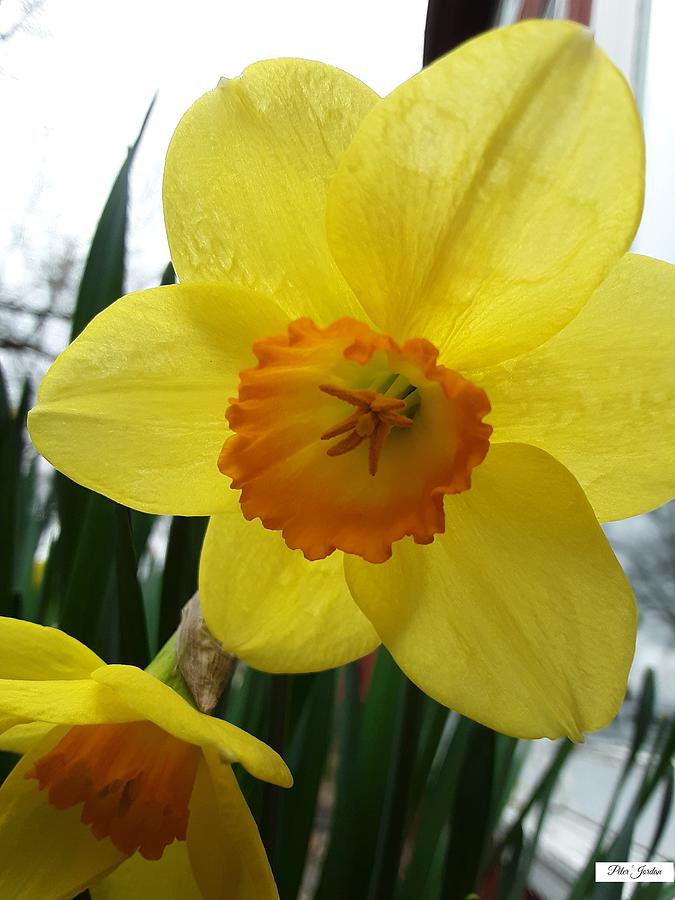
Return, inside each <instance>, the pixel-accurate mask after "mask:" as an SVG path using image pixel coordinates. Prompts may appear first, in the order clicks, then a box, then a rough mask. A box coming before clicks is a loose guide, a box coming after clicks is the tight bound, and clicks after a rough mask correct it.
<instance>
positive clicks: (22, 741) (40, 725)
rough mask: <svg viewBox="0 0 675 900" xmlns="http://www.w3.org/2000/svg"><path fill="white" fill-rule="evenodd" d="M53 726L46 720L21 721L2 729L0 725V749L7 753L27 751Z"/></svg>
mask: <svg viewBox="0 0 675 900" xmlns="http://www.w3.org/2000/svg"><path fill="white" fill-rule="evenodd" d="M52 728H54V726H53V725H50V724H48V723H46V722H22V723H20V724H18V725H14V726H12V727H11V728H8V729H7V730H6V731H3V730H2V725H0V750H5V751H8V752H9V753H19V754H23V753H27V752H28V751H29V750H30V748H31V747H33V746H34V745H35V744H37V742H38V741H41V740H42V738H43V737H44V736H45V735H46V734H49V732H50V731H51V730H52Z"/></svg>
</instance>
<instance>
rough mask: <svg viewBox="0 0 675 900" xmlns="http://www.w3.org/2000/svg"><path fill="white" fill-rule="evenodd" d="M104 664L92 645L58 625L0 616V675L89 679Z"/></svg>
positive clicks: (31, 677) (49, 678)
mask: <svg viewBox="0 0 675 900" xmlns="http://www.w3.org/2000/svg"><path fill="white" fill-rule="evenodd" d="M103 664H104V663H103V660H102V659H100V658H99V657H98V656H97V655H96V654H95V653H94V652H93V651H91V650H90V649H89V648H88V647H85V646H84V644H81V643H80V642H79V641H77V640H75V638H73V637H70V635H68V634H65V633H64V632H63V631H59V630H58V629H57V628H46V627H45V626H43V625H36V624H34V623H33V622H22V621H21V620H20V619H10V618H6V617H4V616H2V617H0V678H21V679H24V678H25V679H27V680H29V679H35V680H36V681H40V680H48V681H51V680H55V679H61V678H76V679H77V678H87V677H88V676H89V675H90V674H91V672H93V670H94V669H98V667H99V666H102V665H103Z"/></svg>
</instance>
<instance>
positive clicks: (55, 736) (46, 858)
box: [0, 728, 125, 900]
mask: <svg viewBox="0 0 675 900" xmlns="http://www.w3.org/2000/svg"><path fill="white" fill-rule="evenodd" d="M64 733H65V729H63V728H55V729H52V731H51V732H50V734H49V735H47V736H46V737H45V738H44V739H43V740H42V741H40V742H39V743H38V744H37V745H36V746H35V747H34V748H33V749H32V750H31V752H30V753H28V754H26V756H24V758H23V759H22V760H20V761H19V763H17V765H16V766H15V767H14V769H13V770H12V772H11V773H10V775H9V776H8V778H7V779H6V781H5V782H4V784H3V785H2V787H1V788H0V897H2V900H36V898H38V897H39V898H40V900H70V898H71V897H75V896H76V895H77V894H78V893H79V892H80V891H82V890H84V888H85V887H86V886H87V885H88V884H89V883H90V882H91V881H93V880H94V879H95V878H97V877H98V876H99V875H102V874H103V873H105V872H109V871H110V870H111V869H113V868H114V867H115V866H117V865H119V863H120V862H121V861H122V860H123V859H124V858H125V857H124V854H123V853H120V851H119V850H118V849H117V848H116V847H115V846H114V844H113V843H112V842H111V841H110V840H108V839H107V838H106V839H104V840H100V841H99V840H97V839H96V838H95V837H94V836H93V834H92V833H91V831H90V830H89V828H88V827H87V826H86V825H83V824H82V823H81V822H80V815H81V813H82V809H81V807H80V806H79V805H77V806H73V807H71V808H70V809H64V810H58V809H56V808H55V807H53V806H51V805H50V803H49V800H48V796H47V792H46V791H41V790H39V789H38V784H37V781H35V780H34V779H32V778H31V779H28V778H26V773H27V772H28V771H30V769H31V768H32V766H33V764H34V763H35V761H36V760H37V759H39V758H40V757H41V756H43V755H44V754H45V753H47V752H48V751H49V750H50V749H51V748H52V746H54V744H56V743H57V742H58V740H60V739H61V737H63V734H64Z"/></svg>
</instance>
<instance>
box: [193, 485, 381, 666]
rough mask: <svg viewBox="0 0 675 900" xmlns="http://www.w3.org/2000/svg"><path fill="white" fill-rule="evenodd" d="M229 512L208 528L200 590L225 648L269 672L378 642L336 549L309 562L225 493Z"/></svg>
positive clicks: (330, 660) (352, 655)
mask: <svg viewBox="0 0 675 900" xmlns="http://www.w3.org/2000/svg"><path fill="white" fill-rule="evenodd" d="M229 498H230V509H229V511H228V513H227V514H225V515H221V516H214V517H213V518H212V519H211V521H210V522H209V527H208V530H207V532H206V538H205V541H204V547H203V550H202V558H201V562H200V572H199V592H200V596H201V601H202V609H203V611H204V617H205V619H206V621H207V623H208V626H209V628H210V629H211V631H212V632H213V634H214V635H216V637H217V638H218V640H219V641H220V642H221V643H222V644H223V646H224V647H225V649H226V650H228V651H230V652H231V653H235V654H236V655H237V656H238V657H240V658H241V659H243V660H244V661H245V662H246V663H248V664H249V665H250V666H254V667H255V668H257V669H262V670H263V671H267V672H314V671H317V670H319V669H329V668H333V667H334V666H341V665H344V664H345V663H347V662H351V660H353V659H358V658H359V657H360V656H365V654H366V653H369V652H370V651H371V650H373V649H374V648H375V647H377V645H378V644H379V643H380V640H379V638H378V636H377V634H376V633H375V631H374V630H373V627H372V625H371V624H370V622H369V621H368V620H367V619H366V617H365V616H364V615H363V613H362V612H361V610H360V609H359V608H358V606H357V605H356V604H355V603H354V601H353V600H352V597H351V595H350V593H349V590H348V589H347V585H346V584H345V582H344V578H343V577H342V560H341V555H340V554H338V553H334V554H333V555H332V556H330V557H328V558H327V559H322V560H318V561H316V562H311V563H310V562H308V561H307V560H306V559H305V558H304V557H303V555H302V553H301V552H300V550H289V549H288V547H287V546H286V544H285V543H284V541H283V538H282V537H281V535H280V534H279V533H278V532H274V531H268V530H267V529H265V528H263V526H262V525H261V524H260V522H258V521H254V522H248V521H246V519H245V518H244V517H243V515H242V512H241V509H240V507H239V502H238V497H237V494H236V493H235V492H234V491H229Z"/></svg>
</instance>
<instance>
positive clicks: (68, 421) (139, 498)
mask: <svg viewBox="0 0 675 900" xmlns="http://www.w3.org/2000/svg"><path fill="white" fill-rule="evenodd" d="M286 322H287V319H286V317H285V316H284V315H283V313H282V312H281V311H280V310H279V309H278V308H277V307H276V306H275V304H274V303H272V302H271V301H269V300H266V299H265V298H264V297H260V296H257V295H252V294H250V293H249V292H247V291H244V290H241V289H233V288H226V287H223V286H217V285H198V284H181V285H173V286H170V287H163V288H157V289H155V290H149V291H140V292H139V293H136V294H131V295H129V296H128V297H124V298H123V299H122V300H118V301H117V303H114V304H113V305H112V306H110V307H108V308H107V309H106V310H104V311H103V312H102V313H100V314H99V315H98V316H97V317H96V318H95V319H94V320H93V322H91V323H90V324H89V325H88V326H87V328H85V330H84V331H83V332H82V334H81V335H80V336H79V337H78V338H77V340H76V341H75V342H74V343H73V344H71V346H70V347H68V349H67V350H65V351H64V352H63V353H62V354H61V356H59V358H58V359H57V360H56V362H55V363H54V365H53V366H52V367H51V369H50V370H49V372H48V373H47V375H46V376H45V378H44V379H43V381H42V384H41V385H40V390H39V392H38V402H37V406H36V407H35V408H34V409H33V410H32V411H31V412H30V414H29V417H28V427H29V430H30V435H31V438H32V439H33V443H34V444H35V446H36V447H37V449H38V450H39V451H40V453H42V455H43V456H45V457H46V458H47V459H48V460H49V462H51V463H52V465H53V466H54V467H55V468H57V469H59V471H61V472H64V473H65V474H66V475H68V477H70V478H73V480H75V481H77V482H79V483H80V484H83V485H84V486H85V487H88V488H91V489H92V490H94V491H98V492H99V493H102V494H105V495H106V496H108V497H112V499H113V500H117V502H118V503H123V504H125V505H127V506H131V507H134V508H135V509H142V510H145V511H146V512H154V513H169V514H174V515H184V516H197V515H209V514H211V513H214V512H218V511H219V510H220V509H221V508H222V507H223V501H222V497H223V494H224V493H225V491H226V490H227V486H226V484H225V483H224V479H223V478H222V476H221V475H220V473H219V472H218V467H217V462H218V453H219V452H220V448H221V447H222V444H223V441H224V440H225V438H226V436H227V433H228V429H227V423H226V421H225V409H226V407H227V401H228V397H229V396H230V394H231V393H232V392H234V391H236V386H237V380H238V375H239V371H240V369H241V368H243V367H244V366H245V365H248V364H250V361H251V360H252V358H253V357H252V353H251V343H252V342H253V341H254V340H255V339H256V338H258V337H264V336H265V335H266V334H269V333H270V332H276V331H278V330H280V329H281V328H284V327H285V325H286Z"/></svg>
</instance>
